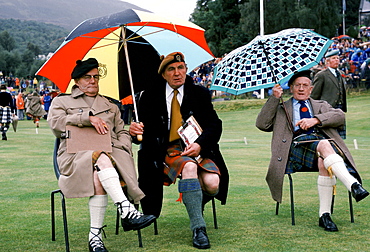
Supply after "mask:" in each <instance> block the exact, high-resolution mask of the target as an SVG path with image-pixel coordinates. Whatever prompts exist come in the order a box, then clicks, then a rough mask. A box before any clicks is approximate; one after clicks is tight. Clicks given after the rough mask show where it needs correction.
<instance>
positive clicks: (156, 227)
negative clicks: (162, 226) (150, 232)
mask: <svg viewBox="0 0 370 252" xmlns="http://www.w3.org/2000/svg"><path fill="white" fill-rule="evenodd" d="M154 235H158V226H157V219H155V220H154Z"/></svg>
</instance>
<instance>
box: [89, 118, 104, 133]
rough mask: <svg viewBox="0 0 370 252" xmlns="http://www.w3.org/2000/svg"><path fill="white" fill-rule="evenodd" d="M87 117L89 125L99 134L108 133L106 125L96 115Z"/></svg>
mask: <svg viewBox="0 0 370 252" xmlns="http://www.w3.org/2000/svg"><path fill="white" fill-rule="evenodd" d="M89 118H90V123H91V125H92V126H94V127H95V129H96V131H97V132H98V133H99V134H100V135H104V134H107V133H108V125H107V124H106V122H105V121H104V120H103V119H101V118H100V117H97V116H89Z"/></svg>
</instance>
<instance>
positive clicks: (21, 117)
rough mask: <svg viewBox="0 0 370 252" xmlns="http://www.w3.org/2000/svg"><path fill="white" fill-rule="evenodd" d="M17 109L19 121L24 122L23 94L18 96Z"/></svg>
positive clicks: (20, 93)
mask: <svg viewBox="0 0 370 252" xmlns="http://www.w3.org/2000/svg"><path fill="white" fill-rule="evenodd" d="M16 107H17V116H18V120H24V108H25V107H24V99H23V93H22V92H19V93H18V95H17V100H16Z"/></svg>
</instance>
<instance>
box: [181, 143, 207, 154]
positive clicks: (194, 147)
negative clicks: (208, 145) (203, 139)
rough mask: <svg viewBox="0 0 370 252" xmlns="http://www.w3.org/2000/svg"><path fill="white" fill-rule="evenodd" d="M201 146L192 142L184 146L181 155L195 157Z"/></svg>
mask: <svg viewBox="0 0 370 252" xmlns="http://www.w3.org/2000/svg"><path fill="white" fill-rule="evenodd" d="M201 149H202V148H201V147H200V145H199V144H197V143H192V144H189V145H188V146H186V148H185V150H184V151H183V153H181V156H188V157H197V156H199V153H200V150H201Z"/></svg>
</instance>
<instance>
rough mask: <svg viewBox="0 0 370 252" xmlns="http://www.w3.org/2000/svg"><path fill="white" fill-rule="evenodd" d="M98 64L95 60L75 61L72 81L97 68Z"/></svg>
mask: <svg viewBox="0 0 370 252" xmlns="http://www.w3.org/2000/svg"><path fill="white" fill-rule="evenodd" d="M98 67H99V63H98V61H97V60H96V59H95V58H89V59H87V60H84V61H82V60H77V61H76V66H75V68H74V69H73V71H72V74H71V77H72V79H78V78H81V77H82V76H84V75H85V74H86V73H88V72H89V71H90V70H91V69H94V68H98Z"/></svg>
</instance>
